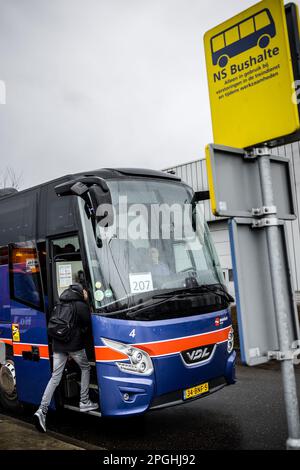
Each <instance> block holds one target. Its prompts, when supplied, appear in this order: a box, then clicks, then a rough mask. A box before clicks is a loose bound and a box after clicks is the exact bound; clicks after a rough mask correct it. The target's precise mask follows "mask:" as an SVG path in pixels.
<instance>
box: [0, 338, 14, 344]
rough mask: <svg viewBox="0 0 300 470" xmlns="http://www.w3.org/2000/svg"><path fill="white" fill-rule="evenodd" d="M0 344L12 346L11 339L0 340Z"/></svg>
mask: <svg viewBox="0 0 300 470" xmlns="http://www.w3.org/2000/svg"><path fill="white" fill-rule="evenodd" d="M0 343H6V344H12V339H8V338H0Z"/></svg>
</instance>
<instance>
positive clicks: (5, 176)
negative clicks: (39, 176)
mask: <svg viewBox="0 0 300 470" xmlns="http://www.w3.org/2000/svg"><path fill="white" fill-rule="evenodd" d="M21 183H22V173H17V172H16V171H15V170H14V169H13V168H12V167H11V166H7V167H6V169H5V170H4V171H3V173H2V175H0V188H15V189H19V188H20V186H21Z"/></svg>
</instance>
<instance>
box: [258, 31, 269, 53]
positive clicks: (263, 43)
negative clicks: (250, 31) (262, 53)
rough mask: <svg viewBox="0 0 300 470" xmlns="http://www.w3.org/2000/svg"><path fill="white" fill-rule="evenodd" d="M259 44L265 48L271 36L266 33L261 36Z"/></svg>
mask: <svg viewBox="0 0 300 470" xmlns="http://www.w3.org/2000/svg"><path fill="white" fill-rule="evenodd" d="M257 44H258V46H259V47H260V48H261V49H265V48H266V47H268V45H269V44H270V37H269V36H267V35H266V34H265V35H264V36H261V37H260V38H259V40H258V43H257Z"/></svg>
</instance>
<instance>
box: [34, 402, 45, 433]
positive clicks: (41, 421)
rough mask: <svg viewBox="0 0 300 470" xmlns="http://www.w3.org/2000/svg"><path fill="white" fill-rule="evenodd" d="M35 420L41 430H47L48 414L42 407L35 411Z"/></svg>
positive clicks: (36, 425)
mask: <svg viewBox="0 0 300 470" xmlns="http://www.w3.org/2000/svg"><path fill="white" fill-rule="evenodd" d="M33 421H34V424H35V427H36V428H37V430H38V431H40V432H46V431H47V430H46V415H45V413H43V412H42V410H41V409H40V408H39V409H38V410H37V411H36V412H35V413H34V415H33Z"/></svg>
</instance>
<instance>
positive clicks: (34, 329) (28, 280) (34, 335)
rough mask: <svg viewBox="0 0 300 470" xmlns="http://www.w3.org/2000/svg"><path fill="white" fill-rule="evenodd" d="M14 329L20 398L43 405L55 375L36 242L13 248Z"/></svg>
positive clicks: (11, 294) (11, 261)
mask: <svg viewBox="0 0 300 470" xmlns="http://www.w3.org/2000/svg"><path fill="white" fill-rule="evenodd" d="M9 268H10V276H9V277H10V297H11V327H12V342H13V358H14V365H15V371H16V386H17V395H18V399H19V400H20V401H24V402H28V403H33V404H39V403H40V401H41V398H42V394H43V392H44V389H45V387H46V385H47V382H48V380H49V379H50V376H51V367H50V361H49V359H50V358H49V347H48V336H47V318H46V313H45V302H44V295H43V289H42V280H41V269H40V262H39V257H38V251H37V247H36V244H35V242H31V241H30V242H21V243H15V244H11V245H10V246H9Z"/></svg>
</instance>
